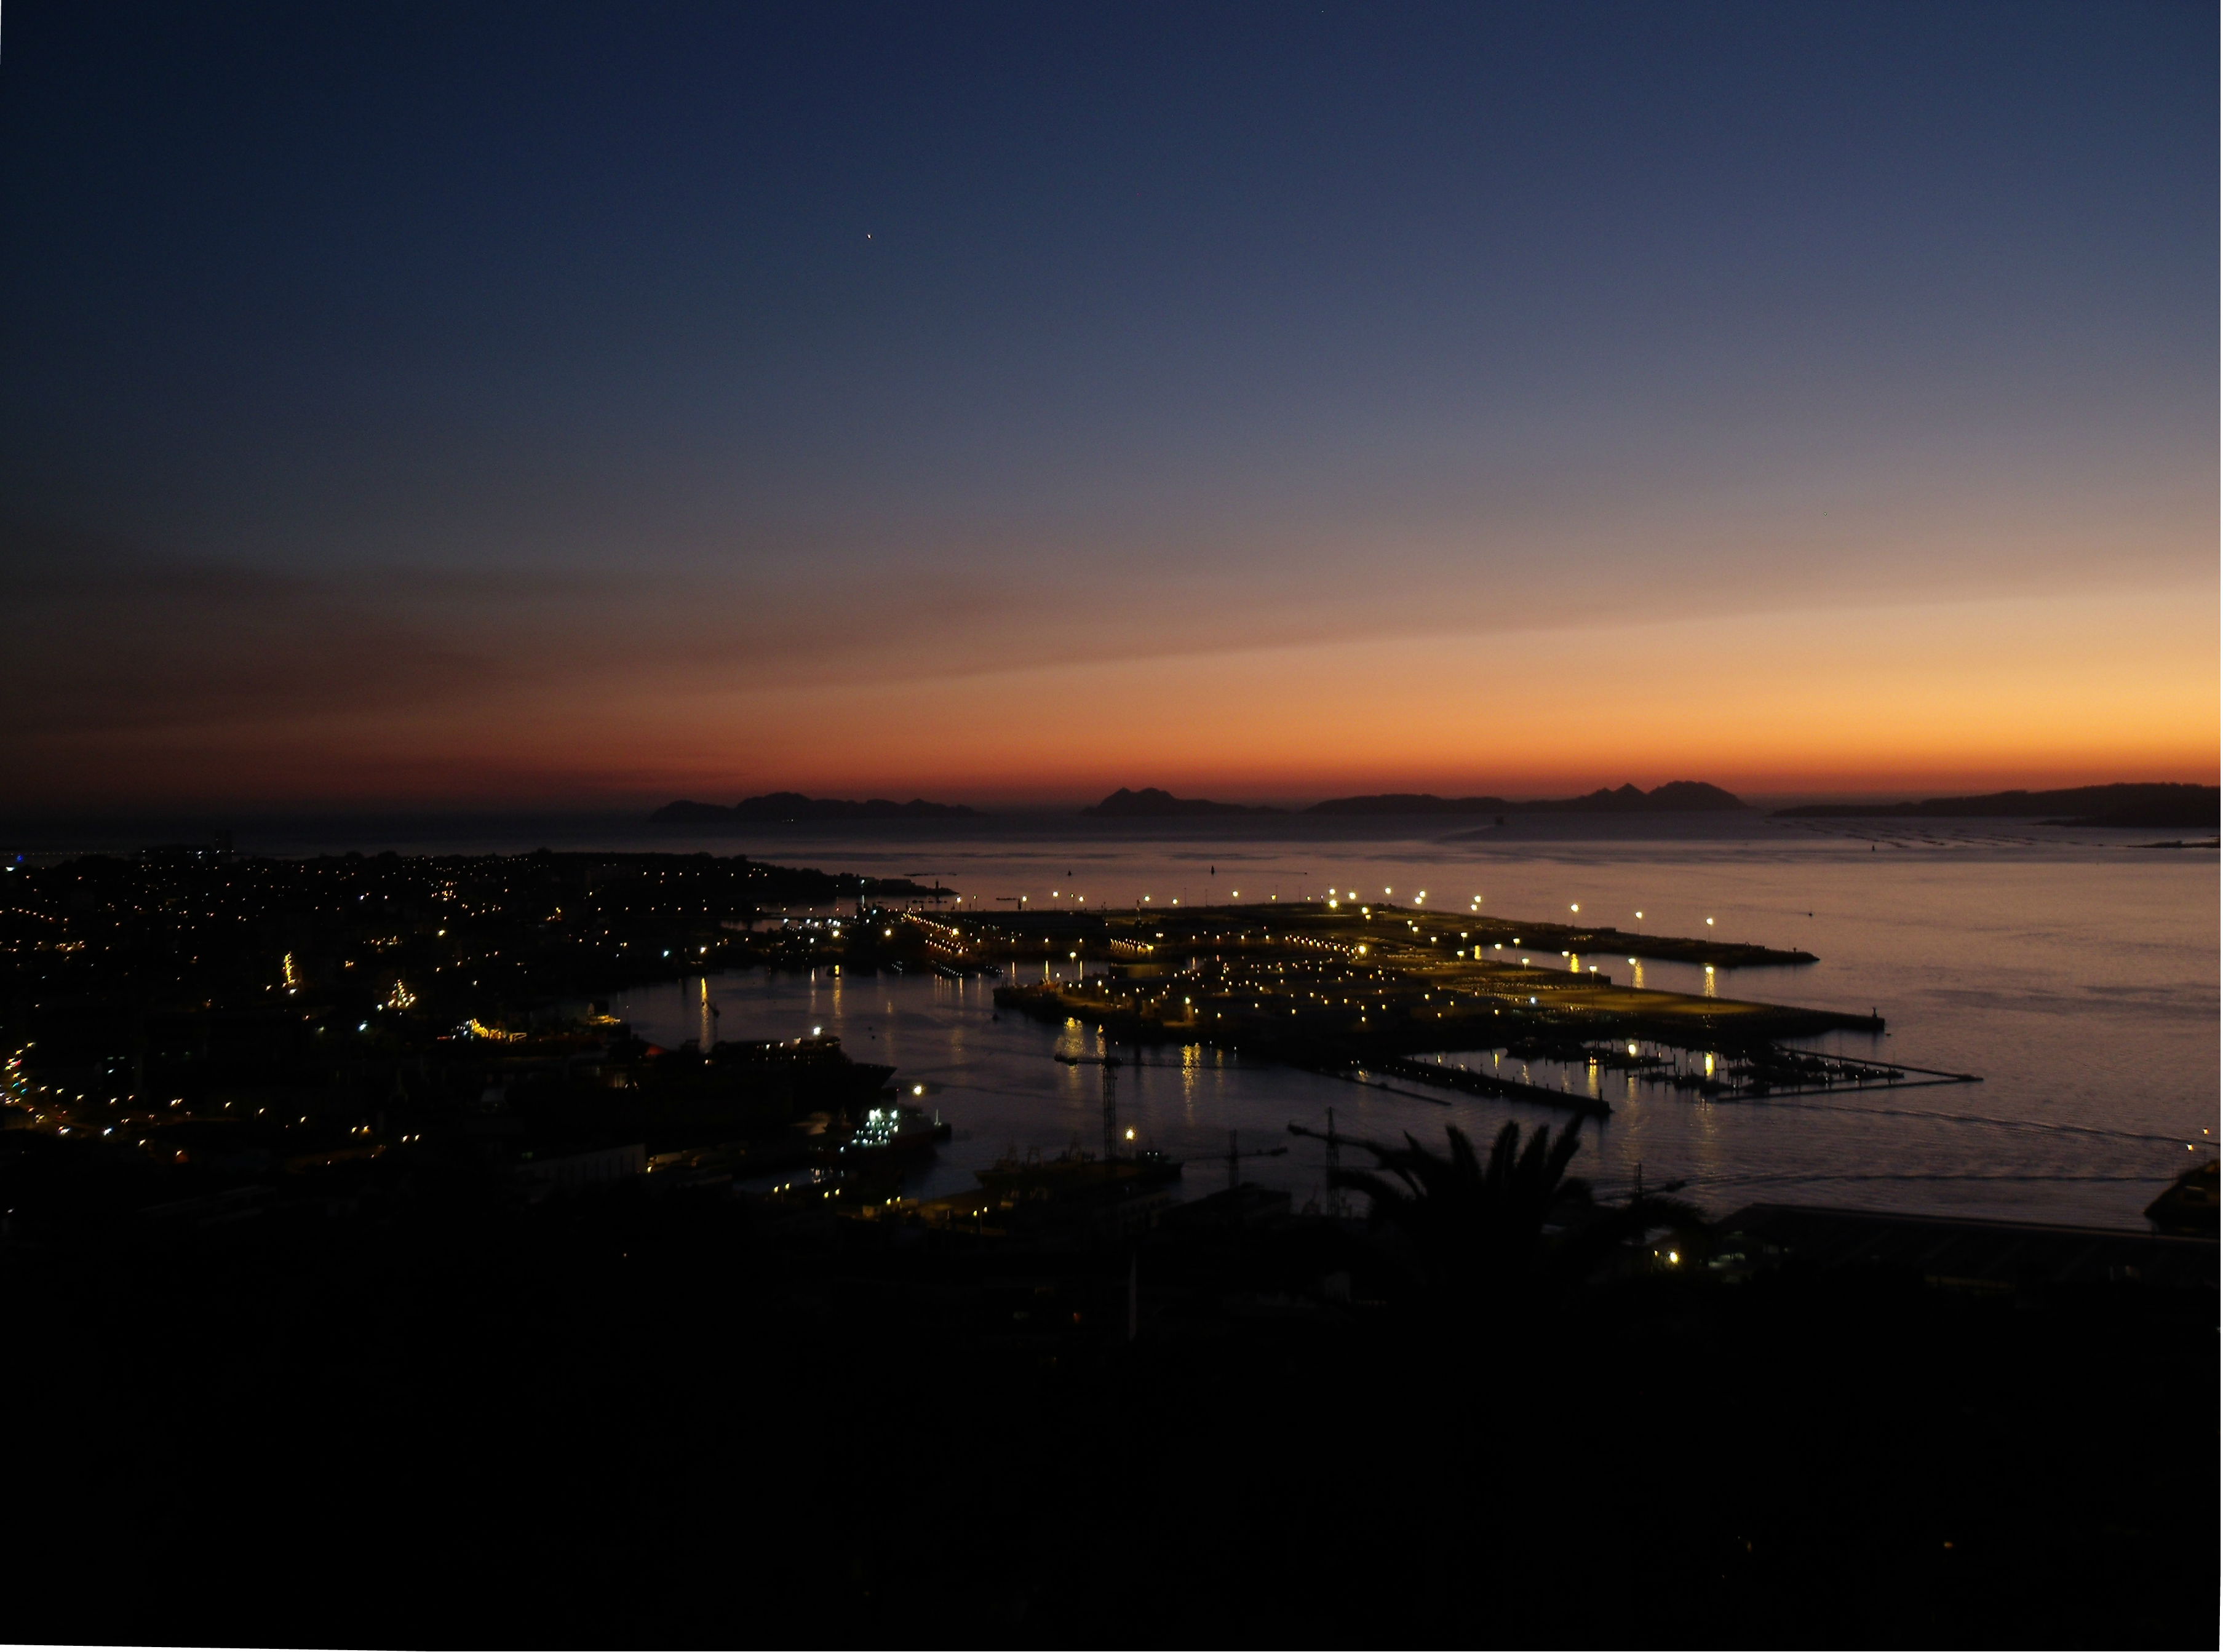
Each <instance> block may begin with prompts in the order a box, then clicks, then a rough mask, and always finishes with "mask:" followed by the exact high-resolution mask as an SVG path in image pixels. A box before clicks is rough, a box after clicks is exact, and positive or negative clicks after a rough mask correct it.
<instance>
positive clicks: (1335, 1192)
mask: <svg viewBox="0 0 2223 1652" xmlns="http://www.w3.org/2000/svg"><path fill="white" fill-rule="evenodd" d="M1289 1134H1291V1135H1293V1136H1308V1137H1310V1138H1311V1139H1312V1140H1314V1141H1319V1142H1325V1143H1326V1145H1327V1175H1326V1179H1325V1181H1324V1183H1323V1184H1322V1186H1321V1189H1320V1191H1321V1195H1322V1197H1321V1201H1320V1202H1321V1203H1322V1204H1323V1205H1324V1206H1325V1207H1326V1210H1327V1214H1328V1215H1330V1216H1331V1217H1336V1216H1340V1215H1343V1213H1344V1203H1343V1190H1342V1189H1341V1188H1339V1187H1338V1186H1337V1185H1336V1184H1335V1180H1336V1178H1337V1177H1338V1175H1339V1174H1341V1173H1342V1171H1343V1151H1342V1149H1343V1144H1344V1143H1345V1142H1346V1141H1349V1142H1352V1143H1357V1141H1358V1140H1359V1139H1358V1138H1357V1136H1339V1135H1338V1134H1336V1133H1335V1109H1333V1108H1332V1107H1331V1108H1330V1109H1328V1110H1327V1128H1326V1131H1325V1132H1323V1131H1319V1130H1307V1129H1306V1128H1305V1127H1304V1126H1303V1125H1301V1124H1299V1123H1297V1122H1296V1121H1294V1120H1292V1121H1290V1123H1289Z"/></svg>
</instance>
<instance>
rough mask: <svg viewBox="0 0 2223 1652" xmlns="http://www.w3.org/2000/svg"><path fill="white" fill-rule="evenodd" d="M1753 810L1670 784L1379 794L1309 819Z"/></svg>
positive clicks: (1717, 792)
mask: <svg viewBox="0 0 2223 1652" xmlns="http://www.w3.org/2000/svg"><path fill="white" fill-rule="evenodd" d="M1749 807H1752V806H1751V805H1750V804H1748V803H1747V802H1745V801H1744V800H1743V799H1741V798H1740V797H1738V796H1736V795H1735V794H1734V793H1731V792H1725V791H1723V790H1722V788H1720V787H1718V786H1709V785H1708V784H1706V782H1703V781H1702V780H1671V781H1669V782H1667V783H1666V785H1664V786H1658V787H1654V788H1653V789H1652V790H1650V791H1648V792H1647V791H1643V790H1640V789H1639V788H1636V787H1634V786H1620V787H1614V788H1607V787H1603V786H1601V787H1599V788H1598V789H1597V790H1596V791H1594V792H1588V793H1585V794H1584V795H1582V796H1580V797H1554V798H1533V799H1530V800H1529V801H1526V802H1515V801H1513V800H1512V799H1510V798H1504V797H1438V796H1436V795H1434V794H1433V793H1432V792H1382V793H1379V794H1377V795H1374V796H1370V797H1331V798H1329V799H1328V800H1327V801H1326V802H1325V803H1315V804H1313V806H1312V807H1310V808H1308V809H1307V810H1306V811H1305V813H1307V814H1698V813H1722V812H1725V811H1728V810H1731V809H1743V808H1749Z"/></svg>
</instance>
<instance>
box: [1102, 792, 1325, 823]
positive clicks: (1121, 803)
mask: <svg viewBox="0 0 2223 1652" xmlns="http://www.w3.org/2000/svg"><path fill="white" fill-rule="evenodd" d="M1080 812H1081V813H1083V814H1088V815H1094V816H1095V817H1097V818H1098V819H1099V820H1143V819H1155V818H1162V817H1164V816H1168V815H1187V814H1285V813H1288V811H1287V810H1286V809H1277V808H1274V807H1270V806H1269V805H1266V804H1253V803H1214V802H1212V801H1209V800H1207V799H1205V798H1201V797H1175V796H1174V795H1173V794H1172V793H1171V792H1165V791H1160V790H1159V789H1158V788H1156V786H1145V787H1143V789H1142V790H1141V791H1139V792H1130V791H1129V790H1128V789H1127V788H1125V787H1124V786H1122V787H1121V788H1119V789H1118V791H1116V792H1114V793H1112V795H1111V796H1109V797H1107V798H1105V800H1104V801H1102V802H1101V803H1094V804H1091V805H1090V806H1089V807H1086V808H1085V809H1083V810H1081V811H1080Z"/></svg>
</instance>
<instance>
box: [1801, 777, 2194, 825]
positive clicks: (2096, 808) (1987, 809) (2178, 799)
mask: <svg viewBox="0 0 2223 1652" xmlns="http://www.w3.org/2000/svg"><path fill="white" fill-rule="evenodd" d="M2219 797H2223V794H2219V791H2218V788H2215V787H2214V786H2185V785H2175V784H2160V783H2156V784H2141V785H2114V786H2071V787H2068V788H2065V789H2062V790H2060V791H2052V792H2022V791H2016V792H1986V793H1984V794H1983V795H1981V796H1980V797H1932V798H1928V799H1925V800H1924V801H1921V802H1919V803H1809V804H1807V805H1805V806H1804V807H1800V808H1792V809H1778V810H1776V811H1775V812H1776V813H1777V814H1779V815H1782V816H1785V817H1787V818H1790V819H1792V820H1879V819H1882V820H1891V819H1905V818H1910V817H1911V818H1916V819H1952V818H1955V817H1959V818H1964V819H1965V818H1967V817H1968V816H1971V815H1974V816H1988V817H1994V818H1996V817H2000V816H2006V817H2012V818H2014V819H2020V820H2033V819H2034V820H2039V822H2040V824H2041V825H2044V826H2131V827H2135V828H2137V829H2138V830H2140V831H2151V830H2153V829H2155V828H2157V827H2163V826H2211V827H2212V826H2214V825H2215V824H2216V823H2217V819H2218V813H2219ZM2048 817H2062V818H2048Z"/></svg>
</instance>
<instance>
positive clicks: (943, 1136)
mask: <svg viewBox="0 0 2223 1652" xmlns="http://www.w3.org/2000/svg"><path fill="white" fill-rule="evenodd" d="M947 1140H949V1126H948V1123H947V1122H946V1121H944V1120H943V1118H942V1116H941V1114H939V1113H933V1114H929V1113H928V1112H927V1110H926V1109H924V1108H921V1107H904V1106H900V1105H898V1106H890V1107H876V1108H874V1109H872V1110H871V1111H870V1112H868V1113H866V1115H865V1117H864V1121H863V1122H862V1123H860V1124H859V1125H858V1126H857V1128H856V1129H855V1130H854V1131H853V1132H852V1133H851V1134H850V1136H849V1139H848V1140H847V1141H844V1142H842V1143H841V1146H838V1147H836V1148H835V1149H834V1153H833V1154H832V1158H833V1159H834V1162H835V1163H836V1164H839V1165H868V1164H875V1163H884V1162H888V1161H891V1160H897V1159H916V1158H920V1157H923V1156H924V1155H925V1154H927V1153H932V1152H933V1151H934V1150H935V1147H936V1146H939V1145H940V1144H941V1143H942V1142H945V1141H947Z"/></svg>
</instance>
